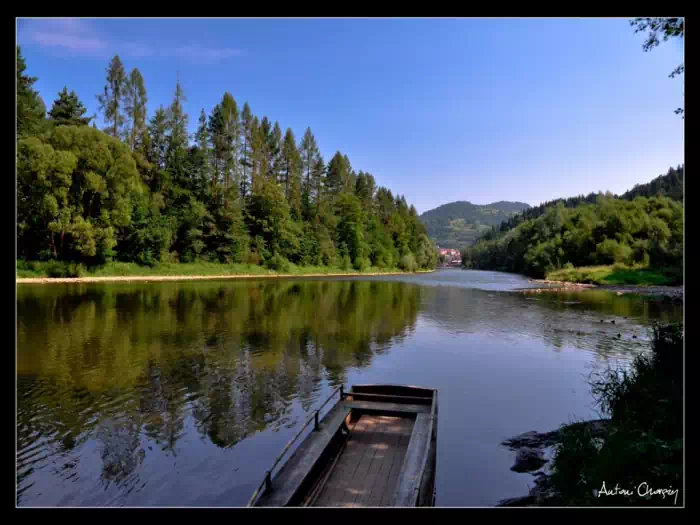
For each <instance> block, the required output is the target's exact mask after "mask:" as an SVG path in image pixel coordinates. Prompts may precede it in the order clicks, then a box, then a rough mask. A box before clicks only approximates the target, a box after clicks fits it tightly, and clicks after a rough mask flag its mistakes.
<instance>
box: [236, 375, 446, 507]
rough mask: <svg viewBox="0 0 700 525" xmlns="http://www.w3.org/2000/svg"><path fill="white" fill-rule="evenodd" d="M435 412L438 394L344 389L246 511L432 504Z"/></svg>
mask: <svg viewBox="0 0 700 525" xmlns="http://www.w3.org/2000/svg"><path fill="white" fill-rule="evenodd" d="M332 400H335V403H333V404H332V408H331V409H330V410H328V412H327V413H326V414H325V416H323V417H322V418H320V411H321V410H322V409H323V408H324V406H325V405H327V404H329V402H331V401H332ZM437 414H438V404H437V390H436V389H429V388H421V387H415V386H403V385H354V386H353V387H352V388H351V389H350V391H349V392H345V391H344V390H343V387H342V386H341V387H340V388H338V389H337V390H335V391H334V392H333V394H332V395H331V396H330V397H329V398H328V399H327V400H326V401H325V402H324V403H323V404H322V405H321V407H320V408H319V409H318V410H317V411H316V412H315V413H314V415H313V417H311V418H310V419H309V420H308V421H307V422H306V424H305V425H304V426H303V427H302V429H301V430H300V431H299V433H297V435H296V436H294V438H292V440H291V441H290V442H289V443H288V444H287V445H286V446H285V448H284V449H283V450H282V453H281V454H280V455H279V456H278V458H277V460H276V461H275V463H274V464H273V465H272V467H271V468H270V470H268V471H267V472H266V474H265V478H264V480H263V481H262V482H261V484H260V486H259V487H258V488H257V489H256V490H255V492H254V493H253V495H252V497H251V498H250V501H249V502H248V506H249V507H289V506H291V507H308V506H311V507H384V506H390V507H416V506H433V505H434V504H435V463H436V452H437V450H436V449H437ZM312 422H313V425H312ZM309 427H311V429H310V430H307V428H309ZM304 433H305V434H306V436H305V437H304V439H303V440H301V442H300V444H299V445H298V446H297V447H296V449H294V451H293V452H292V453H291V455H289V459H288V460H286V461H283V458H284V457H285V456H286V455H287V453H288V452H290V451H291V450H292V445H293V444H294V443H295V442H297V441H298V440H299V438H300V436H301V435H302V434H304Z"/></svg>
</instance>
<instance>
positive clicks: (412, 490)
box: [392, 414, 431, 507]
mask: <svg viewBox="0 0 700 525" xmlns="http://www.w3.org/2000/svg"><path fill="white" fill-rule="evenodd" d="M430 421H431V417H430V414H418V415H417V416H416V422H415V424H414V425H413V432H412V433H411V440H410V441H409V442H408V449H407V450H406V456H405V458H404V462H403V466H402V468H401V473H400V474H399V480H400V482H399V486H398V487H396V492H395V493H394V498H393V502H392V506H394V507H411V506H414V505H415V504H416V498H417V496H418V484H419V483H420V480H421V473H422V470H423V467H424V458H425V455H426V453H427V451H428V442H429V441H430Z"/></svg>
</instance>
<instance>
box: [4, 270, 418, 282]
mask: <svg viewBox="0 0 700 525" xmlns="http://www.w3.org/2000/svg"><path fill="white" fill-rule="evenodd" d="M409 273H411V272H381V273H379V272H378V273H306V274H287V273H277V274H227V275H130V276H118V275H113V276H108V277H17V278H16V283H17V284H59V283H64V284H65V283H102V282H130V281H141V282H148V281H153V282H155V281H204V280H214V279H229V280H233V279H288V278H291V277H296V278H303V277H367V276H376V275H406V274H409ZM413 273H430V272H426V271H423V272H413Z"/></svg>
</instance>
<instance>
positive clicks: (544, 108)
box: [17, 18, 684, 212]
mask: <svg viewBox="0 0 700 525" xmlns="http://www.w3.org/2000/svg"><path fill="white" fill-rule="evenodd" d="M17 23H18V36H17V41H18V44H19V45H21V46H22V53H23V55H24V56H25V58H26V61H27V67H28V73H29V74H30V75H33V76H36V77H39V80H38V81H37V83H36V84H35V87H36V88H37V89H38V90H39V92H40V94H41V96H42V98H43V99H44V101H45V103H46V104H47V107H50V105H51V103H52V102H53V100H54V99H55V98H56V96H57V93H58V92H59V91H60V90H61V89H62V88H63V86H64V85H66V86H68V88H69V89H73V90H75V91H76V92H77V93H78V96H79V97H80V99H81V100H82V101H83V103H84V104H85V105H86V106H87V108H88V112H89V114H93V113H95V112H98V109H97V101H96V98H95V96H96V95H97V94H98V93H100V92H102V90H103V88H104V83H105V68H106V67H107V64H108V62H109V59H110V58H111V57H112V56H113V55H114V54H115V53H119V55H120V57H121V58H122V61H123V62H124V64H125V66H126V69H127V71H129V70H131V69H132V68H134V67H138V68H139V70H140V71H141V73H142V74H143V76H144V79H145V82H146V88H147V90H148V97H149V105H148V106H149V112H150V113H149V115H150V114H152V112H153V110H154V109H155V108H156V107H158V105H160V104H163V105H167V104H169V103H170V101H171V100H172V96H173V92H174V89H175V81H176V75H177V73H178V72H179V75H180V80H181V83H182V85H183V88H184V90H185V94H186V96H187V102H186V104H185V109H186V110H187V111H188V113H189V115H190V129H191V131H192V132H194V129H195V127H196V123H197V119H198V117H199V112H200V110H201V109H202V108H204V109H205V110H206V111H207V112H209V111H210V110H211V108H212V107H213V106H214V105H215V104H216V103H217V102H218V101H219V100H221V98H222V96H223V94H224V92H225V91H229V92H231V94H233V96H234V97H235V98H236V100H237V101H238V103H239V106H242V105H243V102H245V101H248V103H249V104H250V106H251V109H252V110H253V113H254V114H256V115H258V116H259V117H260V118H262V117H263V116H268V118H270V119H271V120H272V121H273V122H274V121H275V120H278V121H279V122H280V125H281V126H282V129H283V130H284V129H286V128H287V127H291V128H292V130H293V131H294V133H295V134H296V136H297V139H301V136H302V135H303V133H304V130H305V129H306V127H307V126H310V127H311V129H312V131H313V132H314V135H315V136H316V140H317V142H318V144H319V146H320V148H321V152H322V154H323V155H324V158H325V160H326V161H328V160H330V158H331V156H332V155H333V153H334V152H335V151H336V150H340V151H341V152H343V153H346V154H347V155H348V156H349V157H350V160H351V162H352V165H353V167H354V168H355V169H356V170H360V169H362V170H365V171H369V172H371V173H372V174H374V176H375V178H376V179H377V182H378V184H381V185H384V186H387V187H389V188H390V189H391V190H392V191H393V192H394V193H400V194H404V195H405V196H406V199H407V200H408V202H409V203H412V204H414V205H415V206H416V208H417V209H418V211H419V212H423V211H426V210H428V209H430V208H433V207H435V206H438V205H440V204H444V203H447V202H451V201H455V200H468V201H471V202H473V203H475V204H486V203H489V202H493V201H498V200H518V201H524V202H527V203H529V204H533V205H536V204H539V203H541V202H543V201H546V200H550V199H553V198H558V197H569V196H572V195H577V194H580V193H588V192H590V191H597V190H603V191H605V190H610V191H612V192H614V193H622V192H623V191H625V190H627V189H629V188H631V187H632V186H633V185H634V184H635V183H641V182H647V181H649V180H651V179H652V178H654V177H655V176H657V175H659V174H661V173H665V172H666V170H667V169H668V167H669V166H671V165H673V166H675V165H677V164H680V163H682V162H683V158H684V153H683V152H684V149H683V123H684V121H683V120H682V119H681V118H680V117H679V116H677V115H675V114H674V112H673V110H674V109H675V108H677V107H679V106H681V105H682V104H683V102H682V100H683V79H682V78H676V79H669V78H668V74H669V73H670V72H671V71H672V70H673V68H675V67H676V66H677V65H678V64H679V63H680V62H681V61H682V60H683V51H682V47H681V44H680V43H678V42H671V41H669V42H666V43H663V42H662V44H661V45H660V46H659V47H657V48H656V49H654V50H652V51H650V52H647V53H645V52H643V51H642V42H643V40H644V37H643V35H641V34H634V31H633V29H632V28H631V27H630V26H629V23H628V21H627V20H626V19H621V18H610V19H583V18H581V19H574V18H572V19H554V18H541V19H537V18H522V19H517V18H513V19H498V18H492V19H479V18H474V19H429V18H428V19H18V21H17ZM98 114H99V113H98ZM98 126H100V127H101V126H102V119H101V117H99V120H98Z"/></svg>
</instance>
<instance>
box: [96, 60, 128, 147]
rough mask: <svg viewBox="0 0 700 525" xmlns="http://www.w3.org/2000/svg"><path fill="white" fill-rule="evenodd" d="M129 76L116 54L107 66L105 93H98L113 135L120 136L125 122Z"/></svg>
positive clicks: (109, 130)
mask: <svg viewBox="0 0 700 525" xmlns="http://www.w3.org/2000/svg"><path fill="white" fill-rule="evenodd" d="M126 85H127V78H126V72H125V70H124V64H123V63H122V61H121V59H120V58H119V55H114V57H113V58H112V60H111V61H110V63H109V66H108V67H107V83H106V84H105V87H104V93H102V94H100V95H97V101H98V102H99V104H100V111H102V112H103V114H104V120H105V122H111V123H112V124H111V125H109V126H108V127H107V128H105V131H107V132H108V133H109V134H111V135H112V136H113V137H115V138H117V137H120V136H121V135H120V130H121V127H122V125H123V124H124V104H123V99H124V95H125V92H126Z"/></svg>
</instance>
